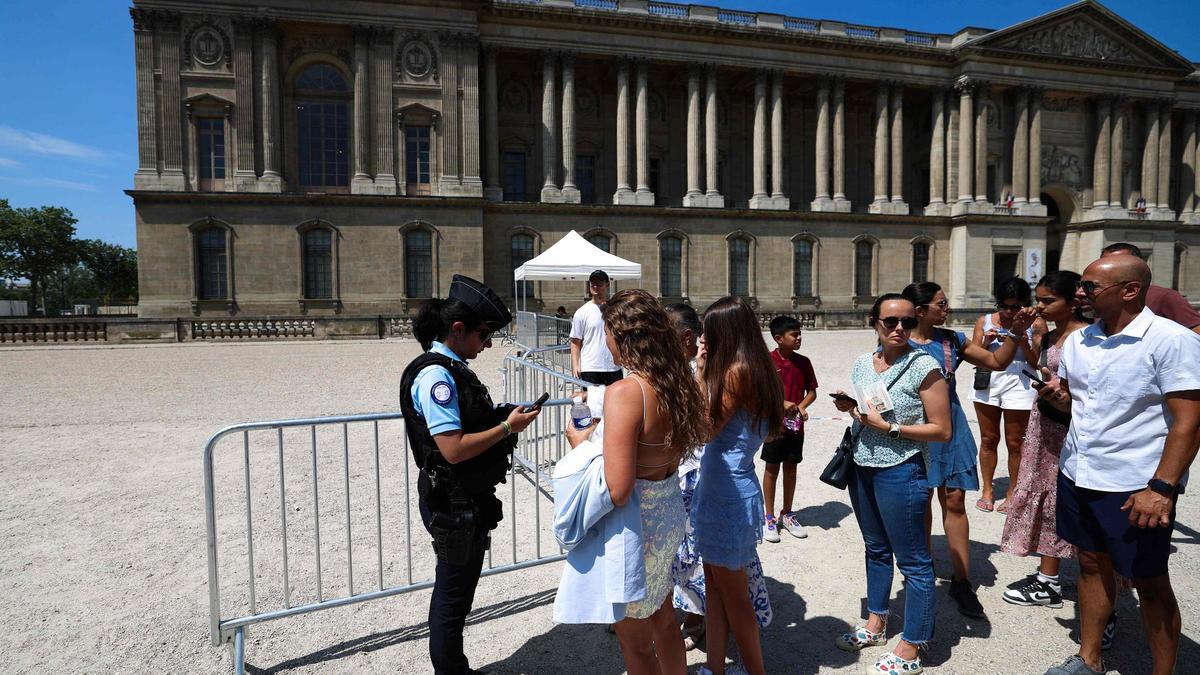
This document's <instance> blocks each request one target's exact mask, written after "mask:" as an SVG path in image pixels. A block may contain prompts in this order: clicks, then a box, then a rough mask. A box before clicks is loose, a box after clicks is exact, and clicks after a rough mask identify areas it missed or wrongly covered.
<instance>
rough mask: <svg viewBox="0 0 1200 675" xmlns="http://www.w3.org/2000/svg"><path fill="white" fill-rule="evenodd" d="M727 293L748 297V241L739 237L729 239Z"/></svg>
mask: <svg viewBox="0 0 1200 675" xmlns="http://www.w3.org/2000/svg"><path fill="white" fill-rule="evenodd" d="M729 294H730V295H736V296H739V297H743V298H747V297H750V242H749V241H747V240H746V239H743V238H741V237H736V238H734V239H730V240H729Z"/></svg>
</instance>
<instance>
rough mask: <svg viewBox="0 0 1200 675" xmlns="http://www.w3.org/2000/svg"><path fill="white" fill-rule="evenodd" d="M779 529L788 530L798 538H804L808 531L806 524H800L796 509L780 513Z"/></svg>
mask: <svg viewBox="0 0 1200 675" xmlns="http://www.w3.org/2000/svg"><path fill="white" fill-rule="evenodd" d="M779 529H781V530H787V533H788V534H790V535H792V536H793V537H795V538H797V539H804V538H805V537H807V536H808V533H807V532H805V531H804V526H803V525H801V524H800V519H799V518H797V517H796V513H795V512H794V511H788V512H787V513H782V514H780V515H779Z"/></svg>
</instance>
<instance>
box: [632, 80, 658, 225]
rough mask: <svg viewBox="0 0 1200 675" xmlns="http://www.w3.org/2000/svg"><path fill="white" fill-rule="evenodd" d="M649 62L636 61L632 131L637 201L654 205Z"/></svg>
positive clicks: (645, 204) (644, 204)
mask: <svg viewBox="0 0 1200 675" xmlns="http://www.w3.org/2000/svg"><path fill="white" fill-rule="evenodd" d="M649 67H650V64H649V63H648V62H647V61H646V60H645V59H639V60H638V62H637V99H636V103H635V104H634V115H635V118H634V133H635V134H636V136H637V138H636V139H635V141H634V142H635V143H636V145H637V153H636V154H637V203H638V204H641V205H643V206H653V205H654V193H653V192H651V191H650V128H649V115H648V112H649V111H648V107H649V105H650V98H649V97H650V92H649V90H648V89H647V85H646V78H647V75H648V73H647V72H646V71H647V70H648V69H649Z"/></svg>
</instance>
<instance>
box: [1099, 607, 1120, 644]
mask: <svg viewBox="0 0 1200 675" xmlns="http://www.w3.org/2000/svg"><path fill="white" fill-rule="evenodd" d="M1116 641H1117V613H1116V612H1113V613H1112V614H1109V615H1108V622H1107V623H1105V624H1104V635H1102V636H1100V651H1104V652H1106V651H1108V650H1110V649H1112V646H1113V643H1114V642H1116Z"/></svg>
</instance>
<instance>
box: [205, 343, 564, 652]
mask: <svg viewBox="0 0 1200 675" xmlns="http://www.w3.org/2000/svg"><path fill="white" fill-rule="evenodd" d="M524 367H525V366H522V368H524ZM535 370H536V368H535ZM539 377H541V374H540V373H539V375H537V376H533V375H530V376H528V377H521V376H518V377H515V378H514V379H515V380H517V381H520V382H522V383H523V386H525V384H526V383H528V384H532V383H534V382H538V383H541V382H543V380H541V379H538V378H539ZM547 382H548V380H547ZM535 388H536V387H535ZM557 389H558V388H557V387H556V388H555V390H557ZM542 390H549V385H548V384H547V386H546V387H545V388H543V389H541V390H539V395H540V391H542ZM535 398H536V396H526V397H511V396H510V397H507V398H506V400H509V401H513V400H517V401H522V400H523V401H531V400H533V399H535ZM569 405H570V400H569V399H564V398H556V399H554V400H550V401H547V402H546V404H545V406H544V408H543V412H542V414H541V416H539V417H538V419H537V420H535V421H534V423H533V424H531V425H530V426H529V427H528V428H526V429H525V431H523V432H522V433H521V435H520V439H519V442H518V446H517V449H516V451H515V452H514V455H513V463H512V468H511V469H510V471H509V475H508V481H507V482H508V485H507V486H503V485H502V486H500V487H499V488H498V489H497V494H496V496H497V497H498V498H500V499H501V501H502V502H504V521H502V522H501V523H500V526H499V527H498V528H497V529H496V530H493V531H492V546H491V548H490V550H489V551H488V555H487V561H486V568H485V569H484V572H483V575H484V576H488V575H493V574H502V573H504V572H510V571H514V570H520V569H525V568H528V567H533V566H535V565H542V564H545V563H550V562H555V561H558V560H562V559H563V558H565V555H564V554H563V551H562V549H561V548H559V546H558V544H557V542H555V540H554V537H553V534H552V532H551V531H550V527H549V524H550V523H551V522H552V520H553V515H552V514H553V496H552V494H551V485H550V481H549V476H550V472H551V469H552V468H553V465H554V462H555V461H557V460H558V458H560V457H561V456H562V455H563V453H564V452H565V451H566V448H567V444H566V441H565V439H564V437H563V433H562V431H563V429H565V428H566V424H567V421H568V419H569V417H570V415H569ZM381 427H382V429H381ZM239 439H240V443H238V442H236V441H237V440H239ZM319 440H324V441H326V442H324V443H322V442H319ZM222 441H235V442H232V443H231V442H225V443H222ZM285 441H290V443H289V442H285ZM328 441H332V442H328ZM231 446H232V447H231ZM238 446H240V450H241V452H240V453H239V452H236V450H237V449H238ZM396 453H399V454H400V456H397V455H396ZM230 454H233V455H238V454H240V455H241V461H240V462H236V461H234V462H219V461H218V459H235V458H231V457H229V455H230ZM239 465H240V466H239ZM252 467H253V472H252V470H251V469H252ZM203 470H204V503H205V520H206V526H207V539H208V590H209V624H210V625H209V628H210V634H211V638H212V641H213V644H214V645H221V644H226V643H231V644H232V649H233V664H234V671H235V672H236V673H238V674H239V675H240V674H241V673H243V672H244V668H245V644H246V643H245V640H246V631H247V629H248V627H249V626H251V625H254V624H258V623H263V622H266V621H274V620H277V619H283V618H286V617H292V616H297V615H300V614H307V613H310V612H316V611H320V610H326V609H332V608H334V607H344V606H346V605H352V604H357V603H360V602H366V601H368V600H377V599H380V598H386V597H390V596H394V595H400V594H403V593H409V592H412V591H417V590H421V589H425V588H430V587H432V586H433V568H434V562H435V560H434V556H433V553H432V550H431V547H429V545H428V543H427V542H428V541H429V537H428V535H427V533H426V532H425V529H424V526H423V525H422V523H421V521H420V515H419V513H418V514H416V516H415V517H416V520H417V523H416V528H415V530H416V532H415V533H414V527H413V520H414V513H413V511H414V508H413V507H414V505H415V504H416V497H417V496H416V478H417V474H418V473H419V471H418V470H417V468H416V466H415V465H414V464H413V463H412V461H411V453H410V452H409V447H408V439H407V436H406V435H405V433H404V424H403V416H402V415H401V414H400V413H395V412H391V413H376V414H365V415H341V416H335V417H313V418H304V419H288V420H273V421H265V422H251V423H247V424H237V425H234V426H230V427H226V428H224V429H222V430H220V431H218V432H217V433H216V434H214V435H213V436H212V437H211V438H210V439H209V440H208V443H207V444H206V445H205V448H204V468H203ZM518 477H520V478H521V479H523V480H522V481H521V482H522V484H523V485H524V483H525V482H528V487H518V485H517V483H518V480H517V479H518ZM546 508H549V509H550V515H548V517H547V518H545V519H544V520H545V522H546V525H547V527H545V528H543V524H542V523H543V518H542V511H543V510H545V509H546ZM304 510H309V511H311V514H304V513H303V511H304ZM273 512H277V513H273ZM335 522H336V527H335V528H334V530H333V532H330V526H331V525H334V524H335ZM385 524H386V526H385ZM323 530H324V532H323ZM401 532H402V533H403V536H401ZM323 534H324V535H325V536H324V537H323V536H322V535H323ZM543 540H545V543H546V545H545V546H543ZM414 542H416V543H417V544H418V548H417V549H414V546H413V544H414ZM372 549H373V550H372ZM385 549H386V553H385ZM414 550H416V551H417V552H418V554H417V555H416V556H414ZM364 553H365V555H364ZM218 554H220V555H218ZM372 554H373V555H372ZM331 555H332V556H336V557H337V558H339V559H342V558H344V563H345V565H344V567H343V566H342V565H341V562H342V561H341V560H339V562H338V563H333V562H332V560H331ZM289 556H290V557H289ZM309 556H311V559H310V558H309ZM323 556H324V557H323ZM385 559H386V560H387V561H388V564H386V565H385ZM356 572H357V574H356ZM364 575H365V577H366V581H364ZM222 582H226V583H225V584H224V585H223V584H222ZM356 582H357V583H356ZM223 587H224V589H225V591H226V596H225V597H224V598H223V597H222V595H221V590H222V588H223ZM368 588H369V590H367V589H368Z"/></svg>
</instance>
